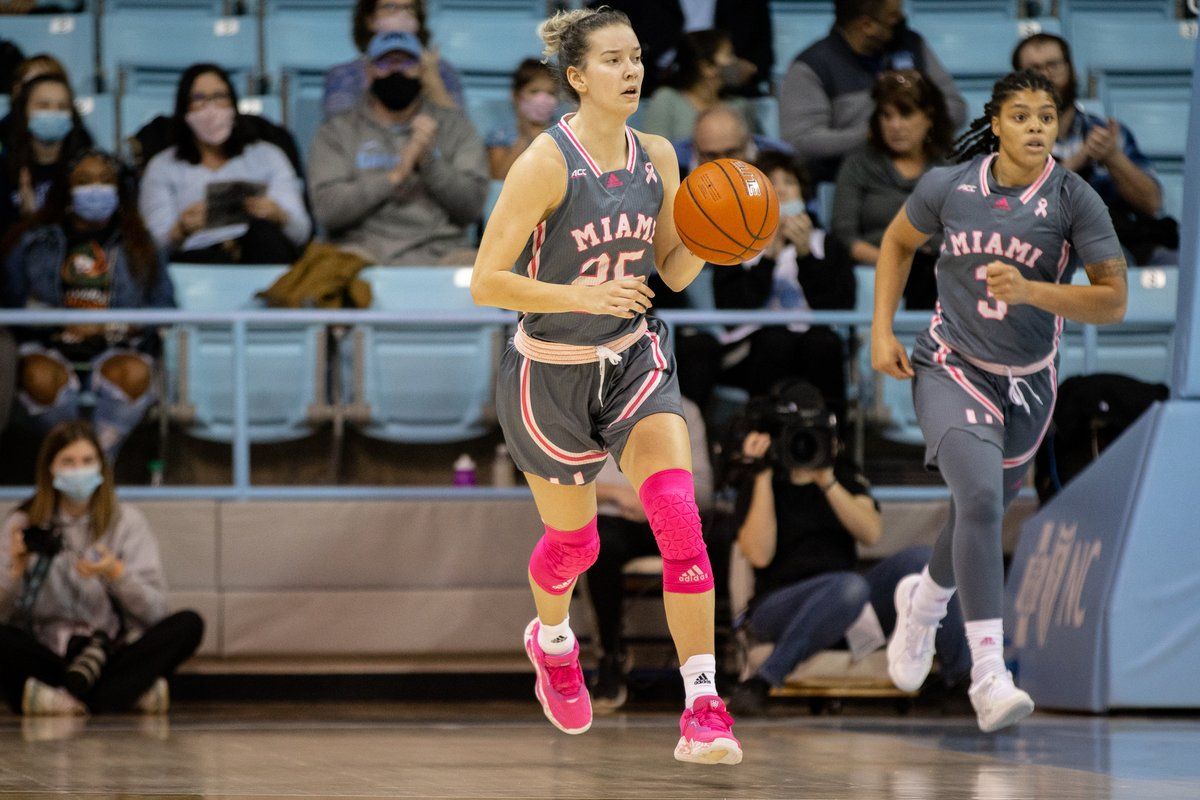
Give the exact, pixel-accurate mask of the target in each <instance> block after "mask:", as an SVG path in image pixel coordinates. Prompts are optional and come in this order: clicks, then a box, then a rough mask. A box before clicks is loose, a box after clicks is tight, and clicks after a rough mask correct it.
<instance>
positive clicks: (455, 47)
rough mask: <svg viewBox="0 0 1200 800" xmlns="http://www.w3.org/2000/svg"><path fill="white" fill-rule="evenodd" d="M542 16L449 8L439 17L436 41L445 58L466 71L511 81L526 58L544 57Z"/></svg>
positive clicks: (435, 29)
mask: <svg viewBox="0 0 1200 800" xmlns="http://www.w3.org/2000/svg"><path fill="white" fill-rule="evenodd" d="M542 18H543V17H542V15H533V14H524V13H514V12H509V13H501V12H493V11H470V12H467V11H462V10H458V9H455V10H453V11H451V10H447V11H445V12H444V13H442V14H439V15H438V17H437V27H436V28H434V29H433V30H434V31H435V33H436V35H435V37H434V44H437V45H439V46H440V47H441V52H442V57H443V58H444V59H446V61H447V62H449V63H450V64H453V65H454V66H455V68H457V69H458V70H459V71H461V72H463V73H481V74H487V75H498V76H501V75H502V76H504V78H505V80H508V79H509V76H511V75H512V72H513V70H515V69H516V68H517V65H518V64H520V63H521V61H522V60H524V59H526V58H541V56H542V40H541V39H540V38H539V37H538V35H537V26H538V24H539V23H540V22H541V21H542ZM481 43H485V44H486V46H481ZM506 85H507V84H506Z"/></svg>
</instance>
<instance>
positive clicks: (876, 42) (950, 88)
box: [779, 0, 967, 181]
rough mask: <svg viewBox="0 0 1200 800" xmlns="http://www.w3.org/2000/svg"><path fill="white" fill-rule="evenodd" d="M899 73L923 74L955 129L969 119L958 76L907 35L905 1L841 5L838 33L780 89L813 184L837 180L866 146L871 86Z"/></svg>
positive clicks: (798, 64) (844, 1)
mask: <svg viewBox="0 0 1200 800" xmlns="http://www.w3.org/2000/svg"><path fill="white" fill-rule="evenodd" d="M897 69H915V70H918V71H920V72H923V73H925V75H926V76H927V77H928V79H929V80H931V81H933V83H935V84H936V85H937V87H938V88H939V89H941V91H942V95H943V96H944V97H945V98H946V112H947V114H948V115H949V117H950V121H951V122H952V123H953V124H954V126H955V127H956V128H957V127H958V126H961V125H962V124H963V123H964V122H965V121H966V118H967V104H966V102H965V101H964V100H963V98H962V95H961V94H959V92H958V89H957V88H955V86H954V80H953V78H951V77H950V74H949V73H947V72H946V69H945V67H943V66H942V64H941V62H940V61H938V59H937V56H935V55H934V53H933V51H932V50H930V48H929V45H927V44H926V43H925V40H924V39H922V38H921V36H920V35H919V34H917V33H916V32H915V31H912V30H909V28H908V26H907V25H906V24H905V20H904V12H903V10H902V9H901V2H900V0H835V2H834V23H833V30H831V31H830V32H829V35H828V36H826V37H825V38H824V39H821V40H820V41H818V42H816V43H814V44H812V45H811V46H809V47H808V49H806V50H805V51H804V52H802V53H801V54H800V55H798V56H797V57H796V60H795V61H794V62H793V63H792V65H791V67H789V68H788V71H787V74H786V75H785V76H784V79H783V84H782V86H781V87H780V89H779V126H780V131H781V132H782V134H783V138H784V139H786V140H787V141H789V142H791V144H792V145H793V146H794V147H795V148H796V152H797V153H799V154H800V156H801V157H803V158H804V159H806V160H807V161H808V166H809V169H810V170H811V171H812V174H813V178H814V179H815V180H817V181H827V180H833V179H834V176H835V175H836V173H837V167H838V163H839V162H840V161H841V159H842V157H843V156H845V155H846V154H847V153H849V152H850V151H851V150H853V149H855V148H856V147H859V146H860V145H862V144H863V143H864V142H865V141H866V140H867V130H868V128H869V127H870V118H871V113H872V111H873V110H874V105H873V103H872V102H871V95H870V93H871V87H872V86H874V85H875V79H876V76H878V75H879V73H881V72H884V71H885V70H897Z"/></svg>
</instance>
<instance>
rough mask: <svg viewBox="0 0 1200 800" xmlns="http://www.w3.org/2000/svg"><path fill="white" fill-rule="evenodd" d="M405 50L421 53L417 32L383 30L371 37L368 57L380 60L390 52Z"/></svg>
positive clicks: (417, 54) (413, 53)
mask: <svg viewBox="0 0 1200 800" xmlns="http://www.w3.org/2000/svg"><path fill="white" fill-rule="evenodd" d="M395 52H404V53H411V54H412V55H414V56H419V55H421V40H420V39H418V38H417V35H416V34H415V33H400V32H398V31H383V32H382V33H377V34H375V35H374V36H372V37H371V43H370V44H368V45H367V58H368V59H370V60H371V61H378V60H379V59H381V58H383V57H384V56H386V55H387V54H388V53H395Z"/></svg>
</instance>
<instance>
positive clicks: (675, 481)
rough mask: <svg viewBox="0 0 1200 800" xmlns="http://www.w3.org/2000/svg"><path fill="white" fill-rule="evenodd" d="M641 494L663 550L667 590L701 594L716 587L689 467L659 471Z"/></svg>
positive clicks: (664, 584) (655, 536)
mask: <svg viewBox="0 0 1200 800" xmlns="http://www.w3.org/2000/svg"><path fill="white" fill-rule="evenodd" d="M638 495H639V496H640V497H641V499H642V507H643V508H645V509H646V518H647V519H649V520H650V528H651V529H652V530H653V531H654V539H655V541H657V542H658V550H659V552H660V553H662V558H663V589H664V590H665V591H668V592H675V593H676V594H699V593H700V592H707V591H708V590H709V589H711V588H713V577H712V565H711V564H710V563H709V561H708V549H707V548H706V547H705V546H704V536H703V534H702V532H701V528H700V512H699V511H698V510H697V509H696V489H695V486H694V484H693V482H692V473H690V472H688V471H687V470H686V469H665V470H663V471H662V472H656V473H654V474H653V475H651V476H650V477H649V478H647V479H646V482H645V483H643V484H642V488H641V490H640V491H639V492H638Z"/></svg>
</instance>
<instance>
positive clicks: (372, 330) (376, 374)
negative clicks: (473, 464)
mask: <svg viewBox="0 0 1200 800" xmlns="http://www.w3.org/2000/svg"><path fill="white" fill-rule="evenodd" d="M359 275H360V277H361V278H362V279H363V280H365V281H367V283H369V284H370V285H371V290H372V293H373V296H374V301H373V304H372V308H374V309H380V310H391V311H412V310H425V311H428V310H442V311H455V312H464V311H465V312H470V311H473V310H475V309H476V308H477V307H476V306H475V304H474V301H473V300H472V299H471V293H470V290H469V286H470V269H469V268H457V267H371V268H368V269H365V270H363V271H362V272H361V273H360V274H359ZM500 332H501V328H500V326H495V325H490V326H484V327H481V328H474V329H471V328H463V327H461V326H440V327H429V326H412V325H409V326H405V325H394V326H393V325H387V326H372V327H361V328H357V329H356V330H355V331H354V334H353V338H354V344H353V347H352V348H349V352H347V351H346V350H343V369H344V370H345V372H344V373H343V374H347V375H348V377H347V379H346V380H345V381H344V385H345V386H347V387H350V389H349V394H350V396H351V398H352V401H353V404H354V406H352V407H361V406H364V405H365V406H366V410H365V412H360V413H359V414H358V415H356V416H359V418H362V419H365V420H366V421H365V422H363V423H362V424H361V430H362V432H363V433H364V434H366V435H367V436H370V437H374V438H378V439H385V440H388V441H394V442H420V443H429V442H455V441H463V440H466V439H471V438H474V437H476V436H479V435H481V434H483V433H485V432H486V431H487V430H488V429H489V427H491V422H492V420H491V411H490V409H491V405H492V393H493V383H494V372H495V364H496V359H497V356H498V351H499V345H500ZM355 360H358V361H359V363H360V364H361V367H362V372H361V379H359V378H358V377H357V376H354V375H353V373H354V371H355V370H354V364H353V362H354V361H355ZM360 390H361V391H360Z"/></svg>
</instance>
